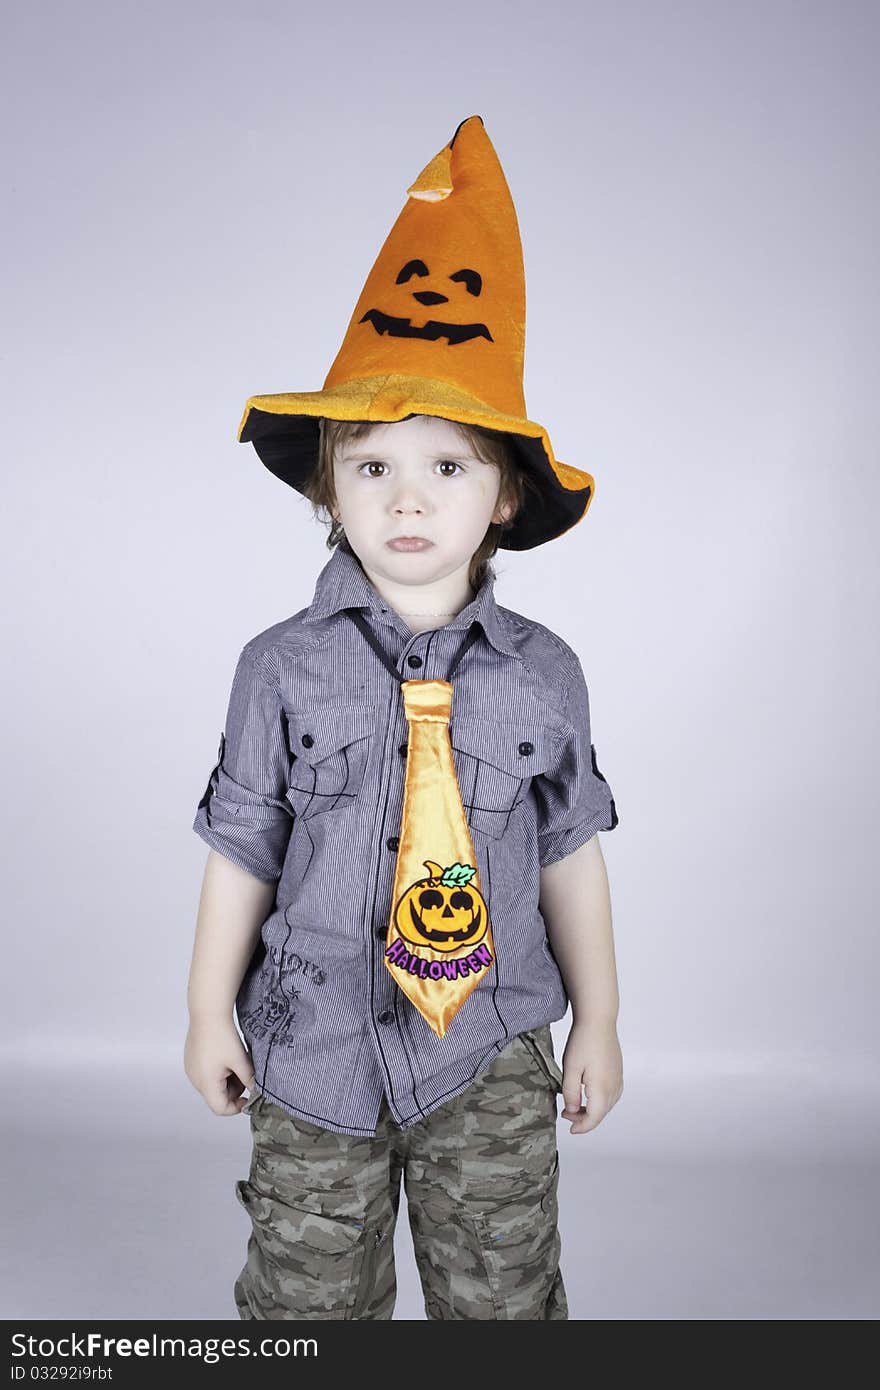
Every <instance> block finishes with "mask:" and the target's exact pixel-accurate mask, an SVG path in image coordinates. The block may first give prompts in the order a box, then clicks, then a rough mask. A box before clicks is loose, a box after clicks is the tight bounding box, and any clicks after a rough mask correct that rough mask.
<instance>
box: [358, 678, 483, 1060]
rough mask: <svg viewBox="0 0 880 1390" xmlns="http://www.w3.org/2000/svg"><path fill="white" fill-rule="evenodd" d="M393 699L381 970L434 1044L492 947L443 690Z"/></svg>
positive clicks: (445, 685) (422, 686)
mask: <svg viewBox="0 0 880 1390" xmlns="http://www.w3.org/2000/svg"><path fill="white" fill-rule="evenodd" d="M400 689H401V693H402V695H403V705H404V712H405V714H406V718H407V722H408V724H409V753H408V757H407V764H406V780H405V783H404V789H403V815H402V820H401V828H400V836H399V841H400V843H399V848H398V855H397V864H396V868H395V873H394V888H393V891H392V904H393V906H392V911H391V919H390V922H389V925H388V934H387V939H386V945H385V952H384V961H385V965H386V967H387V969H388V970H389V971H390V972H391V975H392V977H393V979H394V980H395V982H396V983H397V985H398V986H399V987H400V988H401V989H402V990H403V992H404V994H406V996H407V998H408V999H409V1000H410V1001H411V1002H412V1004H413V1005H414V1006H415V1008H416V1009H418V1011H419V1013H420V1014H422V1016H423V1017H424V1018H425V1019H426V1020H427V1022H428V1023H429V1024H430V1026H431V1027H432V1028H433V1030H434V1032H435V1033H436V1034H437V1036H438V1037H440V1038H442V1037H443V1035H444V1033H445V1032H446V1030H447V1028H448V1027H449V1024H450V1022H451V1020H452V1019H453V1018H454V1016H455V1015H456V1013H457V1012H458V1010H459V1009H460V1008H461V1006H462V1005H463V1004H464V1003H465V1001H466V1000H467V999H468V997H469V996H470V994H471V993H472V992H473V990H475V989H476V987H477V985H478V983H479V981H480V978H481V976H482V975H484V974H485V972H486V971H487V970H489V969H490V968H491V966H492V964H493V962H494V959H495V946H494V942H493V940H492V927H491V923H490V920H489V907H488V904H487V902H486V899H485V898H484V897H483V893H482V889H481V886H480V875H479V870H478V868H477V864H476V855H475V854H474V847H473V842H472V840H471V836H470V829H469V827H468V823H467V817H466V816H465V812H464V806H463V805H462V800H461V792H460V790H459V786H458V779H457V777H456V774H455V763H454V761H453V757H452V744H451V742H450V738H449V719H450V715H451V712H452V694H453V687H452V685H451V684H450V682H449V681H442V680H427V681H412V680H409V681H403V682H402V683H401V687H400ZM426 869H427V871H428V873H427V875H426V874H425V870H426Z"/></svg>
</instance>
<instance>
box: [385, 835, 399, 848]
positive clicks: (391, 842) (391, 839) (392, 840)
mask: <svg viewBox="0 0 880 1390" xmlns="http://www.w3.org/2000/svg"><path fill="white" fill-rule="evenodd" d="M385 843H386V845H387V846H388V848H389V849H400V836H399V835H389V836H388V839H387V840H386V841H385Z"/></svg>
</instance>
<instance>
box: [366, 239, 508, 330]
mask: <svg viewBox="0 0 880 1390" xmlns="http://www.w3.org/2000/svg"><path fill="white" fill-rule="evenodd" d="M430 273H431V272H430V271H429V270H428V267H427V266H426V265H425V262H424V261H422V260H418V259H415V260H411V261H407V263H406V265H405V266H404V267H403V269H402V270H401V271H400V273H399V275H398V276H397V279H396V281H395V284H397V285H406V284H408V283H409V282H410V281H411V280H412V278H413V276H419V277H421V278H425V277H430ZM447 288H448V290H449V293H448V294H442V293H440V292H439V291H438V290H429V289H422V290H412V291H407V300H406V301H405V303H406V307H410V306H409V299H415V300H416V301H417V303H419V304H423V305H434V304H450V305H455V304H457V303H459V300H460V297H461V296H462V295H463V292H466V294H468V295H473V296H474V297H475V298H477V299H478V298H479V297H480V295H481V294H482V291H483V277H482V276H481V275H480V274H479V272H478V271H476V270H470V269H468V267H466V266H465V267H462V268H460V269H459V270H455V271H453V273H452V274H451V275H450V276H448V284H447ZM456 291H457V293H456ZM410 312H412V310H410ZM446 312H449V311H446ZM360 322H361V323H371V324H372V325H373V327H374V328H375V330H376V332H377V333H379V334H382V333H388V334H389V335H390V336H391V337H392V338H429V339H430V340H431V341H434V342H435V341H437V340H439V339H440V338H445V339H446V341H447V343H448V344H449V346H450V347H454V346H455V344H456V343H467V342H470V340H471V339H472V338H487V339H488V340H489V342H490V343H491V342H493V341H494V340H493V338H492V334H491V333H490V332H489V329H488V328H487V327H486V325H485V324H484V323H450V322H449V321H447V320H446V319H445V318H444V319H428V321H427V323H425V324H423V325H422V327H421V328H416V327H414V326H413V322H412V318H411V317H409V316H407V315H405V314H392V313H388V312H386V310H384V309H368V310H367V312H366V313H365V314H364V316H363V318H361V320H360Z"/></svg>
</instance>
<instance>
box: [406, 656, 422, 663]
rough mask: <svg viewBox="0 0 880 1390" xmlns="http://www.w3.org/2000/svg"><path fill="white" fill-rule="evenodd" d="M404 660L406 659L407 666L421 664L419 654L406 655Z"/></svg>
mask: <svg viewBox="0 0 880 1390" xmlns="http://www.w3.org/2000/svg"><path fill="white" fill-rule="evenodd" d="M406 661H407V665H408V666H421V664H422V658H421V657H420V656H415V655H413V656H408V657H407V658H406Z"/></svg>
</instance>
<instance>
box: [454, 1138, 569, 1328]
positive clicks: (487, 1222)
mask: <svg viewBox="0 0 880 1390" xmlns="http://www.w3.org/2000/svg"><path fill="white" fill-rule="evenodd" d="M558 1184H559V1155H558V1153H557V1155H556V1159H555V1161H554V1164H553V1169H552V1172H551V1174H550V1177H549V1180H548V1181H547V1183H546V1186H544V1187H543V1189H541V1188H539V1189H538V1190H536V1191H532V1192H529V1193H527V1194H524V1195H523V1196H520V1197H517V1198H515V1199H514V1200H513V1201H509V1202H504V1203H502V1204H500V1205H499V1206H495V1207H492V1208H488V1209H484V1210H482V1211H479V1212H476V1213H475V1214H474V1217H473V1220H474V1227H475V1230H476V1233H477V1239H478V1241H479V1244H480V1250H481V1253H482V1257H483V1262H484V1265H485V1268H486V1277H487V1279H488V1282H489V1288H490V1290H491V1294H492V1301H493V1304H494V1306H495V1316H496V1318H499V1319H504V1320H506V1321H516V1320H529V1321H544V1320H548V1319H559V1318H567V1316H568V1309H567V1304H566V1302H565V1290H564V1286H563V1283H562V1274H561V1271H560V1268H559V1255H560V1250H561V1245H562V1242H561V1237H560V1234H559V1226H558V1218H559V1209H558V1200H557V1191H558Z"/></svg>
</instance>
